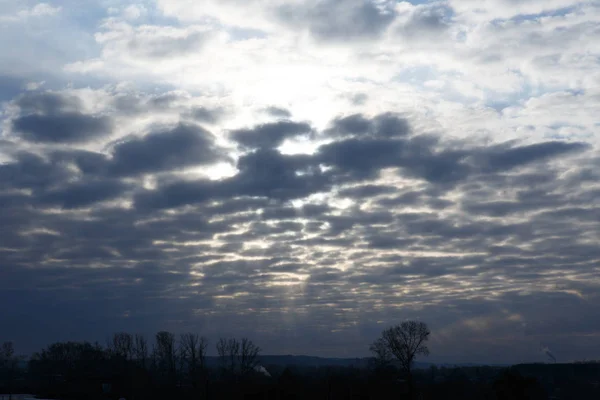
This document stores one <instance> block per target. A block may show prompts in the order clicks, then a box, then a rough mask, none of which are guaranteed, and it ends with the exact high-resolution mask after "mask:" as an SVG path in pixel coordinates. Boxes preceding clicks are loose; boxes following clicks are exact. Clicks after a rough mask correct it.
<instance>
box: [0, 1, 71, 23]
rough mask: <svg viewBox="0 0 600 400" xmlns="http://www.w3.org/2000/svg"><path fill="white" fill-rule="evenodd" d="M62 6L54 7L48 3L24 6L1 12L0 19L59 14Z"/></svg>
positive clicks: (10, 19)
mask: <svg viewBox="0 0 600 400" xmlns="http://www.w3.org/2000/svg"><path fill="white" fill-rule="evenodd" d="M60 11H61V7H53V6H52V5H50V4H48V3H39V4H36V5H35V6H33V7H30V8H22V9H20V10H17V11H14V12H12V13H9V14H0V21H6V22H17V21H23V20H27V19H30V18H39V17H50V16H54V15H56V14H58V13H59V12H60Z"/></svg>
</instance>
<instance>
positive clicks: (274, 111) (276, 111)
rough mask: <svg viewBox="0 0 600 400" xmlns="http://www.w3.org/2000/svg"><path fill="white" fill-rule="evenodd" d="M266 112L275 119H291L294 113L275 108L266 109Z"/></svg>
mask: <svg viewBox="0 0 600 400" xmlns="http://www.w3.org/2000/svg"><path fill="white" fill-rule="evenodd" d="M265 112H266V113H267V114H269V115H271V116H273V117H278V118H290V117H291V116H292V113H291V112H289V111H288V110H286V109H285V108H280V107H274V106H271V107H267V108H265Z"/></svg>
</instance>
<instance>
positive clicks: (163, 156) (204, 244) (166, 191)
mask: <svg viewBox="0 0 600 400" xmlns="http://www.w3.org/2000/svg"><path fill="white" fill-rule="evenodd" d="M599 114H600V4H598V2H596V1H577V0H524V1H517V0H477V1H476V0H445V1H413V2H406V1H392V0H285V1H284V0H202V1H188V0H140V1H128V0H86V1H80V0H47V1H46V2H37V1H32V0H19V1H16V0H0V206H1V212H0V304H2V306H1V307H0V321H2V323H1V328H0V341H2V340H12V341H14V342H15V346H16V349H17V351H19V352H22V353H29V352H32V351H36V350H39V349H40V348H41V347H42V346H45V345H47V344H48V343H50V342H53V341H59V340H90V341H94V340H98V341H100V342H104V340H105V339H106V338H107V336H108V335H109V334H111V333H112V332H118V331H127V332H131V333H144V334H146V335H151V334H153V332H156V331H158V330H168V331H171V332H175V333H180V332H188V331H193V332H198V333H200V334H202V335H205V336H207V337H208V338H209V339H210V340H211V341H212V342H213V344H214V343H215V342H216V340H217V338H219V337H221V336H226V337H232V336H235V337H242V336H247V337H249V338H251V339H252V340H253V341H254V342H255V343H256V344H257V345H259V346H260V347H261V348H262V349H263V353H265V354H307V355H316V356H326V357H362V356H368V355H369V351H368V347H369V344H370V343H371V342H372V341H374V340H375V339H376V338H377V337H378V336H379V334H380V333H381V331H382V330H383V329H384V328H387V327H389V326H391V325H393V324H397V323H400V322H402V321H404V320H409V319H416V320H420V321H424V322H426V323H427V324H428V325H429V327H430V329H431V331H432V334H431V338H430V341H429V348H430V351H431V355H430V357H429V358H428V359H427V360H429V361H434V362H457V363H458V362H478V363H479V362H481V363H518V362H544V361H548V360H549V356H548V355H547V353H548V352H551V354H553V355H554V356H555V357H556V359H557V360H558V361H559V362H561V361H562V362H566V361H572V360H584V359H600V318H598V309H599V308H600V247H599V246H598V243H599V240H600V152H599V151H600V148H599V144H600V119H599V118H598V117H597V116H598V115H599ZM213 350H214V349H213ZM424 361H425V359H424Z"/></svg>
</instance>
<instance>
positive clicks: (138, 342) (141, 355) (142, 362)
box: [133, 334, 148, 368]
mask: <svg viewBox="0 0 600 400" xmlns="http://www.w3.org/2000/svg"><path fill="white" fill-rule="evenodd" d="M133 357H134V358H135V360H136V361H137V363H138V365H139V366H140V367H142V368H146V361H147V360H148V341H147V340H146V338H145V337H144V336H143V335H138V334H136V335H135V337H134V342H133Z"/></svg>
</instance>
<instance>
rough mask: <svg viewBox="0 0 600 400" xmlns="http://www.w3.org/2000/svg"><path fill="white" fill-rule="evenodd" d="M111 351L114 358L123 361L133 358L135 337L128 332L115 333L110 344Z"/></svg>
mask: <svg viewBox="0 0 600 400" xmlns="http://www.w3.org/2000/svg"><path fill="white" fill-rule="evenodd" d="M109 351H110V353H111V355H112V356H115V357H117V358H120V359H123V360H129V359H131V358H132V357H133V336H131V334H129V333H126V332H119V333H115V334H113V336H112V340H111V341H110V343H109Z"/></svg>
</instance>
